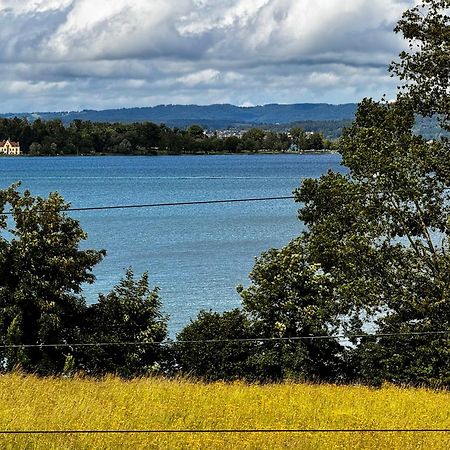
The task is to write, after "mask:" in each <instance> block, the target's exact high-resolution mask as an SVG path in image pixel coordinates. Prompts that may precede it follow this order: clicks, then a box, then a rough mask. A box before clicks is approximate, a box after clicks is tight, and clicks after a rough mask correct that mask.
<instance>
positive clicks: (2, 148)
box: [0, 139, 20, 156]
mask: <svg viewBox="0 0 450 450" xmlns="http://www.w3.org/2000/svg"><path fill="white" fill-rule="evenodd" d="M0 155H14V156H15V155H20V144H19V142H13V141H10V140H9V139H7V140H6V141H0Z"/></svg>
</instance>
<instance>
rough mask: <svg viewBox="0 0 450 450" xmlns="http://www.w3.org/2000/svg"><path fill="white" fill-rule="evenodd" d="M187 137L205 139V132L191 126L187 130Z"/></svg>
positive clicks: (201, 128) (200, 128)
mask: <svg viewBox="0 0 450 450" xmlns="http://www.w3.org/2000/svg"><path fill="white" fill-rule="evenodd" d="M187 132H188V135H189V136H191V137H192V138H194V139H203V138H205V130H204V129H203V127H201V126H200V125H191V126H190V127H189V128H188V129H187Z"/></svg>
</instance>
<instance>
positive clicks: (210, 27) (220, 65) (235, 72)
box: [0, 0, 415, 112]
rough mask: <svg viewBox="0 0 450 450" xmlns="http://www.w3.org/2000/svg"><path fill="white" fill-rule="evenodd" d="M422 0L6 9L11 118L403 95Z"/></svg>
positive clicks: (4, 70) (33, 3)
mask: <svg viewBox="0 0 450 450" xmlns="http://www.w3.org/2000/svg"><path fill="white" fill-rule="evenodd" d="M414 3H415V2H414V1H413V0H314V1H313V0H0V42H1V45H0V70H1V78H0V98H1V103H0V112H33V111H69V110H70V111H77V110H82V109H108V108H123V107H135V106H140V107H141V106H155V105H158V104H201V105H205V104H212V103H231V104H235V105H245V106H252V105H261V104H267V103H306V102H312V103H317V102H326V103H334V104H337V103H349V102H358V101H360V100H361V99H362V98H363V97H367V96H370V97H374V98H377V99H379V98H380V97H381V96H382V95H383V94H386V95H387V96H388V98H389V97H394V96H395V90H396V85H397V80H396V79H392V78H391V77H390V75H389V73H388V71H387V67H388V65H389V63H390V62H391V61H392V60H394V59H396V57H397V55H398V53H399V52H400V51H401V49H402V48H403V47H404V45H405V43H404V42H403V40H402V38H401V37H400V36H396V35H395V34H394V33H393V28H394V26H395V23H396V22H397V20H398V19H399V18H400V17H401V14H402V12H403V11H404V10H405V9H407V8H409V7H411V6H412V5H413V4H414Z"/></svg>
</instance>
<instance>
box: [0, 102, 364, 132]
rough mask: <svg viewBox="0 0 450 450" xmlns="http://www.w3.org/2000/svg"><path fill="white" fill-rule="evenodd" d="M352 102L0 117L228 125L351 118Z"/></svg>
mask: <svg viewBox="0 0 450 450" xmlns="http://www.w3.org/2000/svg"><path fill="white" fill-rule="evenodd" d="M356 106H357V105H356V104H355V103H347V104H343V105H330V104H327V103H300V104H293V105H279V104H271V105H264V106H254V107H242V106H233V105H208V106H198V105H159V106H154V107H147V108H124V109H108V110H103V111H95V110H84V111H72V112H41V113H39V112H38V113H21V114H0V117H14V116H22V117H27V118H28V119H29V120H34V119H37V118H41V119H44V120H50V119H61V120H62V121H63V122H64V123H66V124H67V123H70V122H72V121H73V120H75V119H81V120H90V121H92V122H121V123H133V122H145V121H149V122H154V123H165V124H166V125H168V126H178V127H186V126H188V125H192V124H199V125H202V126H204V127H206V128H215V129H218V128H227V127H233V126H242V125H248V124H250V125H262V124H289V123H292V122H302V121H323V120H333V121H336V120H346V119H353V117H354V114H355V111H356Z"/></svg>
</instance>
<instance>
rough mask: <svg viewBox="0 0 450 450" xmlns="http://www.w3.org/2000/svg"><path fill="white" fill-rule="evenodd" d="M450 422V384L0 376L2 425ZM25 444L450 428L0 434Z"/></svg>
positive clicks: (312, 444)
mask: <svg viewBox="0 0 450 450" xmlns="http://www.w3.org/2000/svg"><path fill="white" fill-rule="evenodd" d="M236 428H237V429H273V428H280V429H293V428H294V429H299V428H300V429H331V428H333V429H336V428H343V429H355V428H357V429H367V428H370V429H379V428H383V429H386V428H397V429H398V428H407V429H411V428H421V429H423V428H441V429H442V428H447V429H448V428H450V393H449V392H434V391H429V390H425V389H399V388H395V387H391V386H387V387H385V388H383V389H369V388H366V387H358V386H356V387H344V386H342V387H340V386H327V385H324V386H319V385H307V384H280V385H266V386H257V385H250V386H249V385H245V384H243V383H236V384H225V383H216V384H201V383H193V382H188V381H181V380H180V381H167V380H161V379H138V380H133V381H128V382H127V381H123V380H120V379H117V378H107V379H105V380H102V381H93V380H89V379H81V378H80V379H39V378H36V377H33V376H21V375H19V374H14V375H7V376H2V377H0V429H1V430H51V429H53V430H68V429H72V430H87V429H89V430H91V429H99V430H118V429H141V430H142V429H178V430H181V429H195V430H200V429H236ZM0 448H11V449H13V448H14V449H16V448H20V449H22V448H26V449H33V448H39V449H52V448H53V449H55V448H58V449H59V448H61V449H68V448H69V449H74V448H81V449H85V448H110V449H122V448H125V449H139V448H142V449H144V448H145V449H147V448H150V449H151V448H170V449H177V448H195V449H200V448H201V449H217V448H225V449H229V448H239V449H265V448H269V449H278V448H298V449H318V448H319V449H322V448H323V449H344V448H345V449H346V448H352V449H380V448H381V449H417V448H424V449H448V448H450V434H449V433H404V434H403V433H342V434H334V433H304V434H295V433H285V434H275V433H273V434H262V433H254V434H253V433H251V434H240V433H230V434H220V433H211V434H193V433H192V434H151V435H150V434H75V435H71V434H68V435H0Z"/></svg>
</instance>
